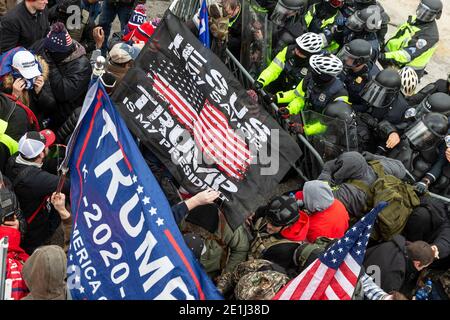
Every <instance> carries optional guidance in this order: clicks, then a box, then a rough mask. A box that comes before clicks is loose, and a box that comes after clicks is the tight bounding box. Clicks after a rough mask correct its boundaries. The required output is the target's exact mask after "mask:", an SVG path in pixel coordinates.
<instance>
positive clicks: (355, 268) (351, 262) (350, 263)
mask: <svg viewBox="0 0 450 320" xmlns="http://www.w3.org/2000/svg"><path fill="white" fill-rule="evenodd" d="M344 263H345V264H346V265H347V267H348V268H349V269H350V270H352V272H353V274H354V275H355V277H357V278H358V276H359V272H360V271H361V266H360V265H359V264H358V262H356V261H355V259H353V257H352V255H351V254H347V256H346V257H345V259H344Z"/></svg>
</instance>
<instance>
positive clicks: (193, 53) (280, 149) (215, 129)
mask: <svg viewBox="0 0 450 320" xmlns="http://www.w3.org/2000/svg"><path fill="white" fill-rule="evenodd" d="M112 99H113V101H114V104H115V106H116V107H117V109H118V110H119V112H120V113H121V115H122V117H123V119H124V120H125V122H126V123H127V125H128V128H129V129H130V131H131V132H133V134H134V135H135V136H136V137H138V138H139V139H140V141H141V142H142V143H143V145H145V147H146V148H148V149H150V150H151V151H152V153H153V154H154V155H155V156H156V157H157V158H158V159H159V160H160V161H161V162H162V163H164V166H165V167H166V168H167V169H168V170H169V171H170V173H171V174H172V176H173V177H174V179H175V180H176V181H177V182H178V183H179V184H180V185H181V186H182V187H183V188H184V189H186V190H187V191H188V192H189V193H190V194H192V195H193V194H196V193H198V192H200V191H202V190H205V189H207V188H212V189H214V190H217V191H220V193H221V195H220V199H221V204H222V207H221V209H222V211H223V213H224V215H225V217H226V219H227V222H228V224H229V225H230V227H231V228H232V229H233V230H235V229H236V228H238V227H239V226H240V225H242V223H243V222H244V221H245V218H246V217H247V216H248V215H249V214H250V213H251V212H254V210H256V209H257V208H258V207H259V206H261V204H263V203H265V202H266V201H267V199H268V198H269V197H270V196H271V195H272V193H273V190H274V189H275V188H276V187H277V185H278V184H279V182H280V181H281V180H282V179H283V177H284V176H285V175H286V173H287V172H288V171H289V169H290V168H291V167H293V166H295V163H296V161H297V160H298V159H299V158H300V156H301V155H302V151H301V149H300V147H299V145H298V144H297V143H296V142H295V140H294V139H293V138H292V137H291V136H290V135H289V133H288V132H286V131H285V130H283V129H282V128H281V127H280V126H279V125H278V123H277V122H276V120H275V119H274V118H273V117H272V116H271V115H269V114H268V113H267V112H266V111H265V109H264V108H263V107H262V106H261V105H260V104H259V103H258V102H257V101H255V100H253V99H252V98H251V97H250V96H249V95H248V94H247V91H246V90H245V89H244V88H243V86H242V84H241V83H240V82H239V81H238V79H236V77H235V76H234V75H233V73H232V72H231V71H230V70H229V69H228V67H227V66H226V65H224V64H223V62H222V61H221V60H220V59H219V58H218V57H217V56H216V55H215V54H214V53H213V52H212V51H211V50H210V49H209V48H207V47H205V46H204V45H203V44H202V43H201V42H200V41H199V40H198V37H197V36H196V35H194V34H193V33H192V32H191V31H190V30H189V28H188V27H187V26H186V24H185V23H183V22H182V21H181V20H180V19H179V18H178V17H177V16H175V15H174V14H172V13H171V12H170V10H168V11H167V12H166V14H165V16H164V18H163V20H162V21H161V23H160V24H159V25H158V28H157V29H156V30H155V32H154V33H153V35H152V37H151V38H150V40H149V41H148V42H147V43H146V45H145V47H144V48H143V49H142V50H141V52H140V54H139V57H138V58H137V59H136V60H135V64H134V66H133V67H132V68H130V69H129V71H128V72H127V74H126V75H125V77H124V78H123V80H122V81H120V83H118V85H117V87H116V88H115V91H114V94H113V96H112Z"/></svg>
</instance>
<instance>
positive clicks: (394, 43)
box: [385, 16, 439, 70]
mask: <svg viewBox="0 0 450 320" xmlns="http://www.w3.org/2000/svg"><path fill="white" fill-rule="evenodd" d="M438 42H439V30H438V27H437V24H436V21H433V22H429V23H423V24H420V23H417V21H416V17H415V16H414V17H410V18H409V19H408V21H407V22H406V23H404V24H402V25H401V26H400V27H399V28H398V30H397V32H396V34H395V35H394V36H393V37H392V38H391V39H389V41H388V42H387V43H386V47H385V54H386V59H388V60H392V61H394V62H395V63H396V64H397V65H398V66H399V67H404V66H408V67H411V68H413V69H415V70H423V69H425V67H426V66H427V64H428V62H430V60H431V58H432V57H433V54H434V52H435V51H436V49H437V45H438Z"/></svg>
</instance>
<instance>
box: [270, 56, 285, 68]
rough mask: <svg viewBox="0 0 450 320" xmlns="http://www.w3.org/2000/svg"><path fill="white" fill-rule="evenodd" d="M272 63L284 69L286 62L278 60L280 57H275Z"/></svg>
mask: <svg viewBox="0 0 450 320" xmlns="http://www.w3.org/2000/svg"><path fill="white" fill-rule="evenodd" d="M272 62H273V63H275V64H276V65H277V66H279V67H280V68H281V69H284V62H283V61H281V60H280V59H278V57H275V59H273V61H272Z"/></svg>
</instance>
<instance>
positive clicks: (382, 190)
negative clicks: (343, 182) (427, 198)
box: [348, 160, 420, 241]
mask: <svg viewBox="0 0 450 320" xmlns="http://www.w3.org/2000/svg"><path fill="white" fill-rule="evenodd" d="M369 165H370V166H371V167H372V169H373V170H374V171H375V173H376V174H377V176H378V179H377V180H376V181H375V182H374V183H373V184H372V185H371V186H368V185H367V184H366V183H365V182H363V181H361V180H350V181H348V183H350V184H353V185H354V186H356V187H357V188H359V189H361V190H362V191H364V192H365V194H366V195H367V207H366V208H365V211H366V212H367V211H368V209H369V208H373V207H375V206H376V204H378V203H380V202H382V201H386V202H387V203H388V206H387V207H386V208H384V210H383V211H381V213H380V214H379V215H378V218H377V221H376V223H375V227H374V231H373V232H372V235H371V238H372V239H374V240H375V241H389V240H391V239H392V237H393V236H394V235H397V234H400V233H401V232H402V231H403V229H404V227H405V226H406V222H407V221H408V218H409V216H410V215H411V213H412V210H413V208H414V207H417V206H418V205H419V204H420V200H419V197H418V196H417V194H416V192H415V191H414V188H413V186H412V185H410V184H407V183H406V182H403V181H402V180H400V179H398V178H397V177H395V176H392V175H387V174H386V173H385V172H384V168H383V166H382V165H381V163H380V162H379V161H378V160H375V161H369Z"/></svg>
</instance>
